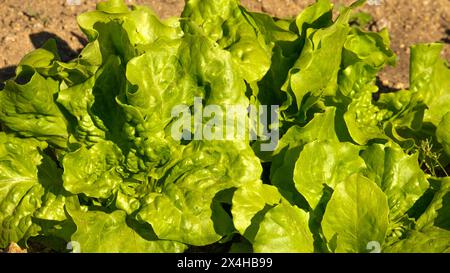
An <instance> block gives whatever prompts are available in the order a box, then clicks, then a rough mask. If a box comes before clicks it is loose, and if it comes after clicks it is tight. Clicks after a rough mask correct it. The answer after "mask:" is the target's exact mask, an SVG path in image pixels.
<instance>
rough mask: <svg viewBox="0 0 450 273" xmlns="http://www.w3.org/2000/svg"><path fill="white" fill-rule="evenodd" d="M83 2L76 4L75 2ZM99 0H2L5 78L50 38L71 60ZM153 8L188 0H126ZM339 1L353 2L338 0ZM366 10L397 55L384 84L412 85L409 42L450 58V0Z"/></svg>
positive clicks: (269, 9) (298, 1)
mask: <svg viewBox="0 0 450 273" xmlns="http://www.w3.org/2000/svg"><path fill="white" fill-rule="evenodd" d="M77 2H78V3H79V4H78V5H73V4H70V3H77ZM97 2H99V1H95V0H91V1H83V0H22V1H17V0H0V82H2V81H4V80H6V79H8V78H11V77H12V76H14V71H15V65H17V63H18V62H19V61H20V59H21V58H22V57H23V56H24V55H25V54H26V53H27V52H29V51H31V50H33V49H34V48H38V47H40V46H41V45H42V44H43V43H44V42H45V41H46V40H47V39H48V38H51V37H53V38H56V40H57V41H58V47H59V49H60V51H61V55H62V58H63V59H64V60H69V59H71V58H73V57H75V56H76V55H77V52H78V51H79V50H80V49H81V48H82V47H83V45H84V44H85V43H86V40H85V39H84V36H83V34H82V33H81V32H80V30H79V29H78V26H77V23H76V16H77V15H78V14H80V13H83V12H85V11H88V10H93V9H94V8H95V4H96V3H97ZM127 2H128V3H130V4H134V3H138V4H145V5H148V6H150V7H151V8H152V9H153V10H154V11H155V12H156V13H157V14H159V15H160V16H161V17H162V18H167V17H170V16H178V15H179V14H180V13H181V10H182V8H183V6H184V0H135V1H131V0H128V1H127ZM241 2H242V4H243V5H244V6H246V7H247V8H249V9H250V10H252V11H263V12H266V13H269V14H272V15H274V16H277V17H293V16H295V15H297V14H298V13H299V12H300V11H301V10H302V9H304V8H305V7H306V6H307V5H309V4H311V3H312V2H314V0H242V1H241ZM333 2H334V3H335V4H337V5H339V4H349V3H351V2H353V1H352V0H333ZM368 2H369V3H371V5H369V4H367V5H366V6H365V7H363V8H362V10H363V11H366V12H369V13H370V14H372V16H373V18H374V22H372V24H371V25H370V28H371V29H372V30H378V29H382V28H384V27H387V28H388V29H389V32H390V35H391V44H392V47H393V49H394V50H395V52H396V53H397V55H398V58H399V60H398V64H397V67H395V68H387V69H385V70H384V71H383V72H382V74H381V76H380V83H381V84H382V85H384V86H386V87H387V88H391V89H402V88H406V87H408V73H409V46H410V45H412V44H415V43H420V42H436V41H441V42H443V43H445V44H446V45H445V50H444V53H443V55H444V57H445V58H446V59H447V60H449V59H450V58H449V57H450V46H449V42H450V1H449V0H434V1H433V0H369V1H368Z"/></svg>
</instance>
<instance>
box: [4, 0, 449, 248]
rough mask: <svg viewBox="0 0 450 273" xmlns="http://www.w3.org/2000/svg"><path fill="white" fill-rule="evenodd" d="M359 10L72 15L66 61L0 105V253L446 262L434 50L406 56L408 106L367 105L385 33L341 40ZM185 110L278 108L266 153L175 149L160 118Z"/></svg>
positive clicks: (443, 137)
mask: <svg viewBox="0 0 450 273" xmlns="http://www.w3.org/2000/svg"><path fill="white" fill-rule="evenodd" d="M362 4H364V1H357V2H355V3H354V4H353V5H351V6H350V7H346V8H343V9H341V10H340V14H339V16H338V17H337V18H336V19H333V5H332V4H331V3H330V1H329V0H317V2H316V3H315V4H313V5H311V6H309V7H308V8H306V9H305V10H304V11H303V12H302V13H301V14H300V15H298V16H297V17H296V18H293V19H278V18H272V17H271V16H269V15H266V14H262V13H254V12H250V11H248V10H246V9H245V8H243V7H242V6H240V5H239V2H238V0H189V1H187V2H186V6H185V9H184V11H183V13H182V15H181V17H180V18H171V19H168V20H160V19H159V18H158V17H157V16H156V15H155V13H153V12H152V11H151V10H150V9H149V8H147V7H143V6H131V7H129V6H127V5H126V4H125V3H124V2H123V1H122V0H109V1H107V2H101V3H99V4H98V5H97V10H96V11H91V12H87V13H84V14H82V15H80V16H79V17H78V24H79V26H80V28H81V30H82V31H83V32H84V33H85V34H86V36H87V38H88V41H89V43H88V44H87V45H86V47H85V48H84V49H83V50H82V51H81V53H80V54H79V56H78V57H77V58H75V59H74V60H72V61H69V62H62V61H61V60H60V57H59V56H58V52H57V49H56V43H55V41H53V40H50V41H48V42H47V43H46V44H45V45H44V46H43V47H42V48H40V49H37V50H35V51H33V52H31V53H29V54H27V55H26V56H25V57H24V58H23V59H22V61H21V62H20V64H19V65H18V68H17V70H16V76H15V78H13V79H11V80H8V81H7V82H6V84H5V87H4V89H3V90H1V91H0V124H1V128H2V130H1V131H2V132H0V248H4V247H6V246H7V245H8V244H9V243H11V242H17V243H19V244H20V245H22V246H24V247H26V246H28V245H30V244H33V243H39V244H41V245H44V246H48V247H50V248H52V249H54V250H57V251H64V250H65V248H66V245H67V243H69V242H70V243H71V245H73V244H74V243H75V242H76V243H77V244H78V246H79V247H80V250H81V251H82V252H183V251H191V250H195V249H197V250H198V249H199V247H200V250H202V249H203V248H202V247H204V246H208V248H205V249H210V250H211V249H213V250H214V251H232V252H233V251H234V252H243V251H255V252H370V251H382V252H449V251H450V177H449V176H448V174H449V163H450V70H449V67H448V65H447V63H446V61H445V60H443V59H442V58H441V57H440V52H441V50H442V48H443V45H442V44H438V43H432V44H420V45H415V46H412V47H411V72H410V88H409V90H400V91H398V92H391V93H381V92H379V89H378V86H377V85H376V80H377V74H378V72H379V71H380V70H382V69H383V68H384V67H385V66H386V65H394V64H395V62H396V56H395V54H394V53H393V51H392V50H391V49H390V44H389V43H390V42H389V35H388V32H387V30H382V31H380V32H371V31H367V30H364V29H362V28H360V27H359V26H356V25H352V24H350V23H349V21H350V19H351V18H352V16H353V12H354V9H355V8H357V7H359V6H360V5H362ZM195 98H201V101H202V104H203V105H204V106H208V105H215V106H217V107H219V108H226V107H227V106H229V105H236V106H242V107H249V106H260V105H278V106H279V107H280V108H279V109H280V111H279V123H278V128H271V129H272V130H279V132H280V133H281V135H282V137H281V139H280V141H279V142H278V145H277V147H276V149H275V150H274V151H272V152H270V151H263V150H261V149H260V145H258V144H261V142H263V141H249V140H242V139H241V140H202V139H194V140H189V141H186V140H177V139H174V138H173V137H172V136H171V126H172V125H173V124H174V123H175V122H177V121H179V120H178V118H177V117H174V116H173V115H172V110H173V109H174V107H176V106H177V105H186V106H188V107H192V106H193V105H194V101H195ZM201 121H202V122H204V123H207V120H201ZM195 130H196V129H195V128H192V130H191V132H189V133H194V132H195ZM211 245H212V247H211Z"/></svg>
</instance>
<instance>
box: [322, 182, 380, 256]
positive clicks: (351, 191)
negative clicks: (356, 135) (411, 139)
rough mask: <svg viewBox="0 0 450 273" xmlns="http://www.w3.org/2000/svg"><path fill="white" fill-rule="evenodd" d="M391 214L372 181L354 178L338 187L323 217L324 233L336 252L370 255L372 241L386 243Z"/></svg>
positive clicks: (378, 189)
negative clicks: (369, 248)
mask: <svg viewBox="0 0 450 273" xmlns="http://www.w3.org/2000/svg"><path fill="white" fill-rule="evenodd" d="M388 213H389V207H388V202H387V198H386V195H385V194H384V193H383V192H382V191H381V189H380V188H379V187H378V186H377V185H376V184H375V183H374V182H373V181H371V180H369V179H367V178H365V177H362V176H360V175H353V176H351V177H350V178H347V179H346V180H345V181H343V183H340V184H339V185H337V187H336V188H335V191H334V193H333V195H332V197H331V199H330V201H329V202H328V205H327V208H326V211H325V214H324V216H323V221H322V229H323V234H324V235H325V237H326V239H327V241H328V244H329V246H330V248H331V249H332V250H334V251H335V252H368V245H369V243H370V242H378V243H379V244H380V245H382V244H383V242H384V239H385V236H386V232H387V228H388V221H389V220H388Z"/></svg>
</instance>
